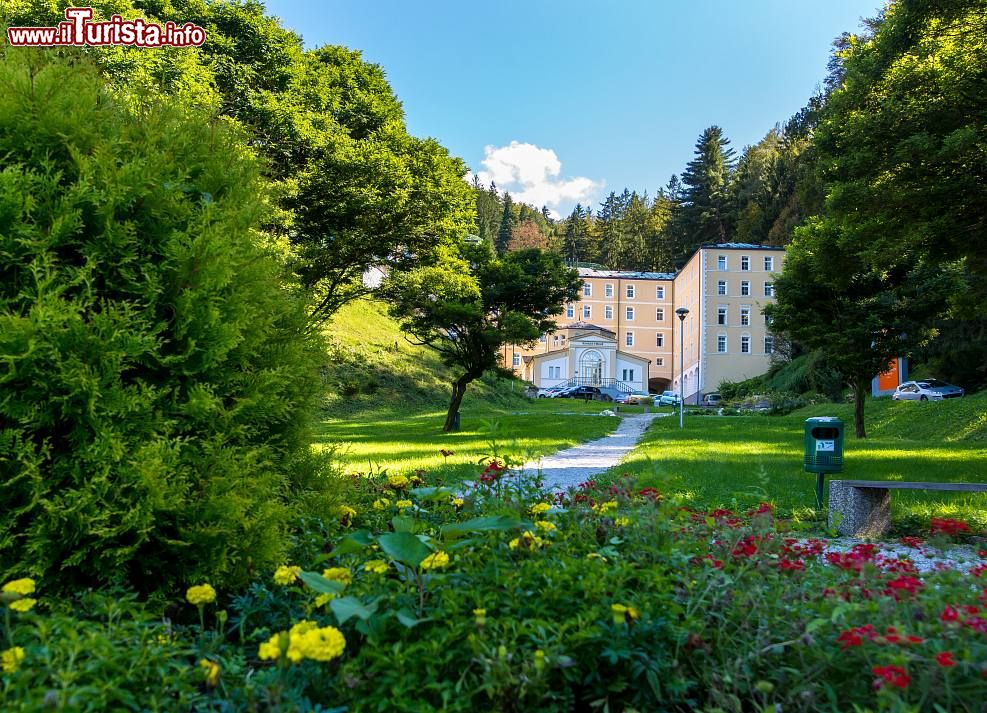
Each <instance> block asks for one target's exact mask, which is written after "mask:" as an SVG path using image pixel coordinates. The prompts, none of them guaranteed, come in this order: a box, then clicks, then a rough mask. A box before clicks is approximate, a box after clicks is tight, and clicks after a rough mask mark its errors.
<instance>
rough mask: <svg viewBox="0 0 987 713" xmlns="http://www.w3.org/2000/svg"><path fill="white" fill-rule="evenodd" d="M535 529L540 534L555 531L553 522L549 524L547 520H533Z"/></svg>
mask: <svg viewBox="0 0 987 713" xmlns="http://www.w3.org/2000/svg"><path fill="white" fill-rule="evenodd" d="M535 527H537V528H538V529H539V530H541V531H542V532H552V531H553V530H555V529H557V528H556V527H555V523H554V522H549V521H548V520H535Z"/></svg>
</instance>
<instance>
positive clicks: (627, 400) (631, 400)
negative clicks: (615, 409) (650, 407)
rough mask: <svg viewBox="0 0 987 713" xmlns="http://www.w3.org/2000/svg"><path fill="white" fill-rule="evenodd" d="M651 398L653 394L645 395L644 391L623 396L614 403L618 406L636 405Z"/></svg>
mask: <svg viewBox="0 0 987 713" xmlns="http://www.w3.org/2000/svg"><path fill="white" fill-rule="evenodd" d="M650 398H651V394H648V393H645V392H644V391H631V392H628V393H623V394H621V395H620V396H618V397H617V398H615V399H614V402H615V403H618V404H636V403H639V402H640V400H641V399H650Z"/></svg>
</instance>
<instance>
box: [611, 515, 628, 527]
mask: <svg viewBox="0 0 987 713" xmlns="http://www.w3.org/2000/svg"><path fill="white" fill-rule="evenodd" d="M613 524H614V525H616V526H617V527H627V526H628V525H630V524H631V519H630V518H629V517H618V518H617V519H616V520H614V521H613Z"/></svg>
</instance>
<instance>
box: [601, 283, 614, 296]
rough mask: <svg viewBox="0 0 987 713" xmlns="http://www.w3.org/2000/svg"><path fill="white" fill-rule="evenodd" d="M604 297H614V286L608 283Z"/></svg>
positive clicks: (604, 289)
mask: <svg viewBox="0 0 987 713" xmlns="http://www.w3.org/2000/svg"><path fill="white" fill-rule="evenodd" d="M603 295H604V296H605V297H613V285H611V284H610V283H609V282H608V283H607V285H606V287H604V288H603Z"/></svg>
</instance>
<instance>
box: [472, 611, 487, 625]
mask: <svg viewBox="0 0 987 713" xmlns="http://www.w3.org/2000/svg"><path fill="white" fill-rule="evenodd" d="M473 616H475V617H476V625H477V626H485V625H486V623H487V610H486V609H474V610H473Z"/></svg>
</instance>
